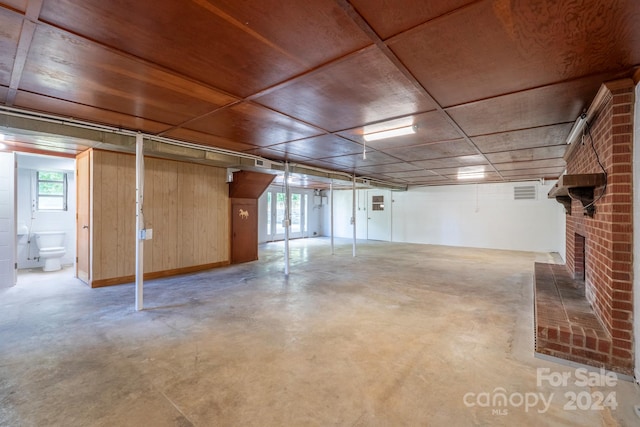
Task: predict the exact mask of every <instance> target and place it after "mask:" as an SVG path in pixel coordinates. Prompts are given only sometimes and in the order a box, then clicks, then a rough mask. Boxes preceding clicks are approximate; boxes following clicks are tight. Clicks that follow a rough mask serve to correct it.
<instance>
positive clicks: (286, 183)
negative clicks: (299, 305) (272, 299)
mask: <svg viewBox="0 0 640 427" xmlns="http://www.w3.org/2000/svg"><path fill="white" fill-rule="evenodd" d="M284 196H285V201H284V275H285V276H288V275H289V226H290V225H291V218H290V213H289V210H290V203H291V200H290V196H291V195H290V194H289V162H286V163H285V164H284Z"/></svg>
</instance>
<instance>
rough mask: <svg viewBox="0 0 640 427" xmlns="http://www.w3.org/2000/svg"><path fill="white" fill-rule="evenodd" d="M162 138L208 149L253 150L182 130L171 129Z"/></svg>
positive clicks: (227, 141) (189, 130) (188, 130)
mask: <svg viewBox="0 0 640 427" xmlns="http://www.w3.org/2000/svg"><path fill="white" fill-rule="evenodd" d="M162 136H166V137H167V138H174V139H178V140H181V141H185V142H192V143H196V144H201V145H204V146H208V147H217V148H223V149H225V150H232V151H245V150H250V149H252V148H255V147H254V146H253V145H249V144H243V143H241V142H236V141H232V140H229V139H226V138H222V137H220V136H215V135H211V134H208V133H204V132H198V131H195V130H191V129H184V128H176V129H172V130H170V131H169V132H166V133H163V135H162Z"/></svg>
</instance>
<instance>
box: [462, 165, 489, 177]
mask: <svg viewBox="0 0 640 427" xmlns="http://www.w3.org/2000/svg"><path fill="white" fill-rule="evenodd" d="M485 176H486V174H485V171H484V166H467V167H464V168H459V169H458V179H484V177H485Z"/></svg>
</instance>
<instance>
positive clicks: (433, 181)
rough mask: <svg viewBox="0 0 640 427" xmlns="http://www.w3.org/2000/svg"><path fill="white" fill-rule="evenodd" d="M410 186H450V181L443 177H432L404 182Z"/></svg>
mask: <svg viewBox="0 0 640 427" xmlns="http://www.w3.org/2000/svg"><path fill="white" fill-rule="evenodd" d="M405 182H407V183H408V184H410V185H448V184H452V182H451V180H450V179H449V178H447V177H445V176H439V175H432V176H425V177H420V178H415V179H412V180H410V181H405Z"/></svg>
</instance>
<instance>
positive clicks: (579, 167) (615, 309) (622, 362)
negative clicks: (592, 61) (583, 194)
mask: <svg viewBox="0 0 640 427" xmlns="http://www.w3.org/2000/svg"><path fill="white" fill-rule="evenodd" d="M633 105H634V82H633V81H632V80H630V79H623V80H617V81H613V82H609V83H605V84H603V85H602V87H601V89H600V91H599V92H598V95H597V96H596V99H595V100H594V104H593V105H592V106H591V107H590V110H589V111H590V112H591V117H590V120H589V127H590V132H586V133H585V136H584V137H583V140H582V141H580V139H578V140H577V141H575V142H573V144H572V145H575V146H573V147H571V148H570V150H569V151H568V155H567V156H566V161H567V175H573V174H596V173H602V172H603V171H602V168H601V167H600V165H599V164H598V160H597V157H596V153H595V152H597V154H598V156H599V158H600V162H601V163H602V165H603V166H604V169H605V170H606V186H599V187H597V188H595V190H594V194H593V196H594V199H595V200H596V202H595V203H594V206H595V212H594V213H593V215H592V216H590V215H587V214H585V209H584V207H583V203H581V202H580V201H578V200H572V201H571V206H570V211H571V212H570V213H568V214H567V216H566V244H567V247H566V258H567V259H566V270H567V272H568V274H569V275H570V276H571V278H572V279H573V280H574V283H573V284H572V285H571V286H572V287H574V288H578V287H579V286H581V285H582V281H584V282H583V283H584V288H583V292H584V298H585V299H586V301H587V302H588V303H589V305H590V306H591V307H590V308H589V306H588V305H585V306H586V307H587V309H589V310H592V312H593V314H595V317H596V318H597V320H598V321H599V323H600V324H601V326H602V329H603V330H604V332H605V335H604V336H602V337H600V338H601V340H602V342H607V343H608V342H610V345H601V346H596V348H594V349H588V348H587V349H586V352H585V347H584V344H585V343H584V339H582V338H584V337H582V338H580V337H578V338H579V339H577V340H576V339H569V340H568V341H569V342H568V343H567V345H566V346H564V348H563V349H562V350H561V351H556V352H555V353H553V355H555V356H558V357H564V356H567V357H565V358H567V359H570V360H576V361H581V362H583V363H589V364H592V365H595V366H604V367H606V368H609V369H613V370H615V371H618V372H622V373H626V374H631V373H632V372H633V362H634V361H633V318H632V315H633V294H632V285H633V282H632V271H633V266H632V248H633V240H632V236H633V234H632V231H633V230H632V228H633V217H632V215H633V212H632V202H633V194H632V182H633V176H632V173H633V164H632V146H633V145H632V143H633V140H632V138H633V114H634V113H633ZM591 138H592V139H593V147H592V140H591ZM593 148H595V152H594V149H593ZM603 191H604V195H603V196H602V197H601V198H600V195H601V194H602V192H603ZM568 322H569V327H570V329H571V328H573V327H574V326H575V325H574V324H571V319H568ZM538 329H539V330H540V328H538ZM578 329H580V328H578ZM596 329H597V328H596ZM580 330H582V331H584V330H586V329H580ZM587 335H588V334H587ZM544 338H545V339H546V338H547V336H546V332H545V337H544ZM543 342H545V343H546V341H543ZM576 342H577V343H578V344H581V345H578V346H577V347H576V345H574V344H575V343H576ZM536 350H537V351H540V349H538V348H536ZM542 350H544V349H542ZM591 350H593V351H591ZM542 352H543V353H547V354H549V353H548V352H545V351H542ZM567 352H568V354H566V355H563V354H562V353H567Z"/></svg>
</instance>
